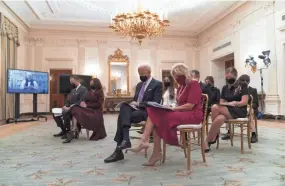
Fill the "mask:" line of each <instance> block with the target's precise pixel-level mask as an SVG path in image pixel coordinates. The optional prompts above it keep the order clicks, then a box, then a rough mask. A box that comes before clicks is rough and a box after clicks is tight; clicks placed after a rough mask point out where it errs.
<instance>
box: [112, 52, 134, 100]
mask: <svg viewBox="0 0 285 186" xmlns="http://www.w3.org/2000/svg"><path fill="white" fill-rule="evenodd" d="M112 63H116V64H117V65H118V66H121V65H122V66H125V70H124V73H125V74H123V76H124V77H125V79H126V82H125V83H126V91H125V92H123V91H122V87H120V88H116V90H112V86H111V84H112V83H114V82H116V81H114V80H113V79H112V67H114V66H116V65H114V64H112ZM120 63H121V64H120ZM108 78H109V79H108V93H107V95H108V96H129V95H130V90H129V57H128V56H127V55H123V52H122V51H121V50H120V49H117V50H116V51H115V52H114V54H113V55H110V56H109V57H108Z"/></svg>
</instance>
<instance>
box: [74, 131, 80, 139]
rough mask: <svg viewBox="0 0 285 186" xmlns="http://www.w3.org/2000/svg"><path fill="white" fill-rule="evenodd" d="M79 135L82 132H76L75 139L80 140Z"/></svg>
mask: <svg viewBox="0 0 285 186" xmlns="http://www.w3.org/2000/svg"><path fill="white" fill-rule="evenodd" d="M79 133H80V131H76V132H75V134H74V138H75V139H78V138H79Z"/></svg>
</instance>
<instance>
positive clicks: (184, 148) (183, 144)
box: [181, 132, 187, 158]
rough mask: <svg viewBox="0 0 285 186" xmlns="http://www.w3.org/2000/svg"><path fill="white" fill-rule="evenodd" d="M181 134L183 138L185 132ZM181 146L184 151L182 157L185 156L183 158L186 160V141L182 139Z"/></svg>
mask: <svg viewBox="0 0 285 186" xmlns="http://www.w3.org/2000/svg"><path fill="white" fill-rule="evenodd" d="M181 134H182V135H183V136H185V132H181ZM182 146H183V150H184V156H185V158H187V154H186V139H185V138H182Z"/></svg>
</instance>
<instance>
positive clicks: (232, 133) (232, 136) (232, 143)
mask: <svg viewBox="0 0 285 186" xmlns="http://www.w3.org/2000/svg"><path fill="white" fill-rule="evenodd" d="M233 128H234V125H232V124H229V131H230V139H231V146H234V142H233V139H234V130H233Z"/></svg>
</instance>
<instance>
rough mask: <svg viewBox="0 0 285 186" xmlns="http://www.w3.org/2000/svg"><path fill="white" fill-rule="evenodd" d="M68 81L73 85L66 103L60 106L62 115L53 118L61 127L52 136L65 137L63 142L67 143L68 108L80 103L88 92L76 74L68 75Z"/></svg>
mask: <svg viewBox="0 0 285 186" xmlns="http://www.w3.org/2000/svg"><path fill="white" fill-rule="evenodd" d="M70 83H71V85H72V86H73V87H74V88H73V89H72V90H71V92H70V93H69V100H68V104H66V105H65V106H64V107H63V108H62V116H55V115H53V118H54V120H55V122H56V124H57V126H58V127H60V128H61V132H60V133H58V134H54V135H53V136H54V137H61V138H62V139H66V140H65V141H64V142H63V143H69V142H70V141H71V140H70V139H68V135H66V134H67V133H68V131H69V130H70V112H69V109H70V107H71V106H72V105H77V104H80V102H82V101H83V100H84V98H85V96H86V95H87V93H88V90H87V88H86V87H84V86H82V85H81V84H80V79H79V77H78V76H70Z"/></svg>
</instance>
